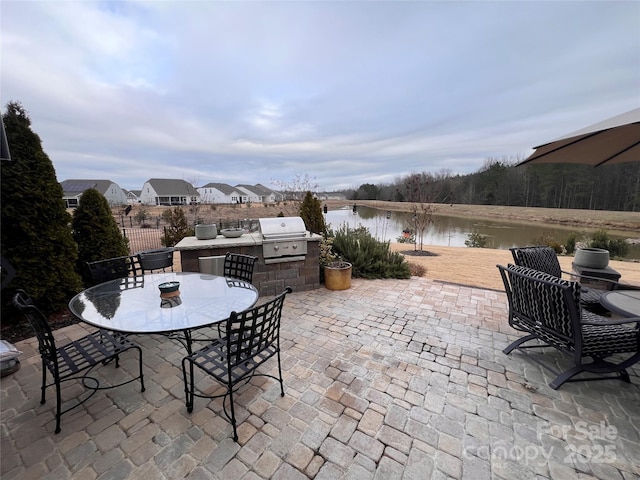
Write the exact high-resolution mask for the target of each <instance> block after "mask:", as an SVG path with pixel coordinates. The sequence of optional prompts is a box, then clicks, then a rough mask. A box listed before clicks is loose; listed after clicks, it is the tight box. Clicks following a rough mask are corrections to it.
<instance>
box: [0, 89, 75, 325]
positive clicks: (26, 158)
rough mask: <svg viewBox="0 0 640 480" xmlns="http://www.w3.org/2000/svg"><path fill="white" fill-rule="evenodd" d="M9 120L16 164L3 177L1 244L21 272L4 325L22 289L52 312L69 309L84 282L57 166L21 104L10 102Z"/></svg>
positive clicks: (7, 165)
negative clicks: (78, 264)
mask: <svg viewBox="0 0 640 480" xmlns="http://www.w3.org/2000/svg"><path fill="white" fill-rule="evenodd" d="M3 120H4V125H5V129H6V136H7V142H8V144H9V149H10V152H11V161H10V162H4V161H3V163H2V175H1V176H0V179H1V185H0V194H1V200H0V204H1V206H2V229H1V230H2V239H1V241H0V245H1V248H2V256H3V257H4V258H5V259H6V260H8V261H9V262H10V263H11V265H12V266H13V268H14V269H15V277H14V278H13V279H12V280H11V282H10V283H9V284H8V285H7V286H6V288H4V289H3V290H2V307H3V308H2V310H3V314H2V321H3V323H5V322H7V323H8V322H11V321H13V319H12V316H11V315H10V314H8V315H5V312H6V311H9V310H10V309H5V306H6V305H9V304H10V300H11V298H12V296H13V294H14V293H15V291H16V289H24V290H26V292H27V293H28V294H29V295H30V296H31V297H32V298H33V300H34V302H35V303H36V305H38V307H39V308H40V309H41V310H42V311H43V312H44V313H45V314H48V313H51V312H55V311H58V310H60V309H61V308H63V307H66V305H67V302H68V301H69V299H70V298H71V297H72V296H73V295H75V294H76V293H78V292H79V291H80V290H81V289H82V282H81V280H80V277H79V276H78V274H77V273H76V270H75V265H76V260H77V258H78V247H77V245H76V243H75V242H74V241H73V237H72V236H71V227H70V224H71V215H69V214H68V213H67V211H66V208H65V204H64V200H63V199H62V197H63V191H62V187H61V186H60V183H58V180H57V179H56V172H55V169H54V167H53V163H51V160H50V159H49V157H48V156H47V154H46V153H45V152H44V150H43V149H42V143H41V141H40V137H38V135H37V134H36V133H35V132H33V131H32V130H31V120H30V119H29V117H28V115H27V112H26V111H25V110H24V108H23V107H22V105H21V104H20V103H18V102H10V103H9V104H7V113H6V114H4V115H3ZM3 270H4V269H3ZM3 273H4V272H3ZM3 279H4V277H3ZM16 317H17V316H16ZM17 318H22V317H21V316H20V317H17Z"/></svg>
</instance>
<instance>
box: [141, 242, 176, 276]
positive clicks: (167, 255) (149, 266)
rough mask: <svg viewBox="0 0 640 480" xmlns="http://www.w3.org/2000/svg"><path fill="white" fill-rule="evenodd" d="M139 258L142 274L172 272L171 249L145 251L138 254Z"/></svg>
mask: <svg viewBox="0 0 640 480" xmlns="http://www.w3.org/2000/svg"><path fill="white" fill-rule="evenodd" d="M138 256H139V258H140V268H141V269H142V272H143V273H144V272H153V271H160V270H161V271H163V272H166V271H167V270H169V271H171V272H173V248H171V247H169V248H161V249H157V250H147V251H145V252H140V253H138Z"/></svg>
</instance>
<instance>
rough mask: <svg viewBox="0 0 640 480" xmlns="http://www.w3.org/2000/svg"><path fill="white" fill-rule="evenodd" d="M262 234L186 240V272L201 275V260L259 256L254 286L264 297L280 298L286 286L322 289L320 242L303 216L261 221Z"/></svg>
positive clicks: (183, 246)
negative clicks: (309, 230) (232, 255)
mask: <svg viewBox="0 0 640 480" xmlns="http://www.w3.org/2000/svg"><path fill="white" fill-rule="evenodd" d="M259 222H260V230H259V231H258V232H252V233H245V234H243V235H242V236H240V237H238V238H227V237H224V236H222V235H218V236H217V237H216V238H213V239H209V240H198V239H197V238H196V237H186V238H183V239H182V240H181V241H180V242H179V243H178V244H177V245H176V246H175V250H177V251H178V252H180V260H181V263H182V271H183V272H199V271H200V262H199V258H200V257H213V256H224V255H225V254H226V253H227V252H231V253H241V254H245V255H253V256H256V257H258V262H257V263H256V267H255V271H254V274H253V284H254V285H255V286H256V287H257V288H258V291H259V292H260V295H277V294H278V293H280V292H282V290H283V289H284V288H285V287H286V286H290V287H291V288H292V289H293V291H294V292H301V291H306V290H313V289H316V288H320V266H319V260H320V240H321V238H322V237H321V236H320V235H316V234H311V233H309V232H307V231H306V230H305V229H304V228H305V227H304V221H303V220H302V219H301V218H300V217H277V218H265V219H260V220H259Z"/></svg>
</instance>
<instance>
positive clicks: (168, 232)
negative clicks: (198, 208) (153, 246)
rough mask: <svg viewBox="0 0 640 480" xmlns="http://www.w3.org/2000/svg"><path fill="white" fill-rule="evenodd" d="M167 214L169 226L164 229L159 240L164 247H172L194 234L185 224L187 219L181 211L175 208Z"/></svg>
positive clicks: (191, 228)
mask: <svg viewBox="0 0 640 480" xmlns="http://www.w3.org/2000/svg"><path fill="white" fill-rule="evenodd" d="M169 212H170V218H169V226H168V227H166V228H165V230H164V234H163V235H162V239H161V242H162V245H164V246H165V247H173V246H175V244H176V243H178V242H179V241H180V240H182V239H183V238H184V237H192V236H194V235H195V234H196V233H195V229H194V228H193V227H189V225H188V224H187V217H186V215H185V214H184V210H183V209H181V208H180V207H176V208H174V209H173V210H169ZM163 216H164V214H163Z"/></svg>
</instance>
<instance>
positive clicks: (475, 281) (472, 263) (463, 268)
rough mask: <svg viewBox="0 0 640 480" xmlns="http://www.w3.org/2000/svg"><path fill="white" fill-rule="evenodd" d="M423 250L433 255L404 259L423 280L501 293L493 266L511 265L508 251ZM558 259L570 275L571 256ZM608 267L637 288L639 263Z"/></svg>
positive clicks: (396, 246)
mask: <svg viewBox="0 0 640 480" xmlns="http://www.w3.org/2000/svg"><path fill="white" fill-rule="evenodd" d="M413 248H414V246H413V245H407V244H404V243H392V244H391V249H392V250H393V251H399V252H402V251H406V250H409V251H411V250H413ZM424 250H427V251H428V252H430V253H433V254H435V255H434V256H414V255H406V259H407V261H408V262H409V263H418V264H420V265H422V266H423V267H424V268H425V269H426V274H425V275H424V277H425V278H430V279H433V280H441V281H444V282H452V283H457V284H462V285H469V286H473V287H481V288H491V289H495V290H500V291H504V287H503V285H502V279H501V277H500V273H499V272H498V269H497V268H496V265H498V264H500V265H505V266H506V265H507V264H508V263H513V257H512V256H511V252H510V251H509V250H495V249H492V248H468V247H440V246H435V245H425V247H424ZM558 259H559V260H560V266H561V267H562V270H564V271H567V272H571V262H572V261H573V257H572V256H559V257H558ZM609 266H610V267H611V268H613V269H614V270H617V271H618V272H619V273H620V274H621V278H620V281H621V282H625V283H630V284H633V285H640V263H635V262H622V261H616V260H611V261H610V262H609ZM565 278H569V277H565Z"/></svg>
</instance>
